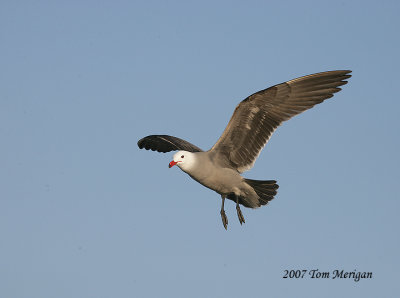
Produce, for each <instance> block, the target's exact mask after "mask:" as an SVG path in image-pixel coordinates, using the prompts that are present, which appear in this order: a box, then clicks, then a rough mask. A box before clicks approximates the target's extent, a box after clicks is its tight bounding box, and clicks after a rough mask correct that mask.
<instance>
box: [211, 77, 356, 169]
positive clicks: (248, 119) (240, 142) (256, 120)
mask: <svg viewBox="0 0 400 298" xmlns="http://www.w3.org/2000/svg"><path fill="white" fill-rule="evenodd" d="M350 72H351V71H350V70H336V71H327V72H321V73H316V74H312V75H308V76H304V77H300V78H297V79H294V80H290V81H287V82H285V83H282V84H278V85H275V86H272V87H270V88H267V89H264V90H261V91H259V92H256V93H254V94H252V95H250V96H249V97H247V98H246V99H244V100H243V101H242V102H241V103H239V105H238V106H237V107H236V109H235V111H234V113H233V115H232V117H231V119H230V121H229V123H228V125H227V127H226V128H225V130H224V132H223V133H222V135H221V137H220V138H219V140H218V141H217V142H216V143H215V145H214V146H213V147H212V148H211V149H210V152H212V153H213V154H214V155H217V156H218V158H217V159H216V160H219V161H221V162H222V163H223V164H225V165H229V166H231V167H233V168H235V169H237V170H238V171H239V172H240V173H241V172H244V171H246V170H248V169H250V168H252V167H253V165H254V162H255V160H256V159H257V157H258V155H259V154H260V152H261V150H262V149H263V148H264V146H265V145H266V143H267V142H268V140H269V138H270V137H271V135H272V134H273V132H274V131H275V129H276V128H277V127H278V126H279V125H280V124H281V123H282V122H283V121H286V120H289V119H290V118H292V117H293V116H295V115H298V114H300V113H302V112H304V111H306V110H308V109H310V108H312V107H313V106H315V105H316V104H319V103H321V102H323V101H324V100H326V99H328V98H331V97H332V96H333V95H334V93H336V92H339V91H340V90H341V88H339V87H340V86H343V85H345V84H347V81H346V79H348V78H350V77H351V75H350V74H349V73H350Z"/></svg>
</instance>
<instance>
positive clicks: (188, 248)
mask: <svg viewBox="0 0 400 298" xmlns="http://www.w3.org/2000/svg"><path fill="white" fill-rule="evenodd" d="M399 3H400V2H399V1H179V2H178V1H140V2H139V1H40V0H39V1H7V0H3V1H1V2H0V82H1V87H0V138H1V145H0V237H1V238H0V239H1V240H0V241H1V242H0V297H5V298H6V297H7V298H54V297H57V298H72V297H73V298H79V297H82V298H91V297H93V298H102V297H104V298H106V297H231V298H234V297H255V298H258V297H340V296H341V297H345V296H347V297H395V296H399V293H400V286H399V282H398V276H399V268H400V258H399V254H398V252H399V251H400V240H399V224H400V220H399V215H398V214H399V211H400V210H399V207H400V202H399V166H400V163H399V161H400V158H399V152H400V140H399V129H400V125H399V124H400V120H399V116H398V115H399V110H400V103H399V102H400V101H399V92H398V84H399V69H400V63H399V62H400V61H399V56H398V55H399V53H400V40H399V39H400V37H399V36H400V35H399V32H398V31H399V28H400V18H399V17H398V12H399V11H400V4H399ZM335 69H351V70H353V73H352V74H353V77H352V78H351V79H350V82H349V84H348V85H346V86H344V88H343V91H341V92H340V93H338V94H336V95H335V97H334V98H332V99H330V100H328V101H326V102H324V103H323V104H321V105H318V106H317V107H315V108H314V109H312V110H310V111H307V112H305V113H304V114H302V115H300V116H298V117H295V118H294V119H292V120H290V121H289V122H286V123H284V124H283V126H282V127H280V128H279V129H278V130H277V131H276V132H275V134H274V135H273V137H272V139H271V141H270V142H269V143H268V145H267V147H266V148H265V149H264V150H263V152H262V153H261V155H260V157H259V159H258V160H257V162H256V164H255V167H254V168H253V169H252V170H251V171H249V172H246V173H245V174H244V176H245V177H247V178H253V179H263V180H265V179H276V180H278V183H279V185H280V189H279V193H278V195H277V196H276V198H275V199H274V200H273V201H272V202H271V204H269V205H268V206H266V207H263V208H260V209H257V210H251V209H247V208H242V211H243V213H244V216H245V218H246V224H244V225H243V226H240V224H239V222H238V220H237V217H236V211H235V208H234V204H233V203H232V202H231V201H229V202H227V203H226V212H227V215H228V218H229V227H228V231H225V230H224V228H223V226H222V223H221V218H220V214H219V211H220V204H221V200H220V197H219V195H218V194H216V193H214V192H212V191H210V190H209V189H206V188H204V187H202V186H201V185H199V184H198V183H196V182H195V181H193V180H191V179H190V177H188V176H187V175H186V174H185V173H183V172H182V171H180V170H179V169H178V168H175V167H174V168H172V169H168V163H169V162H170V161H171V159H172V155H173V153H167V154H160V153H155V152H149V151H144V150H139V149H138V147H137V144H136V143H137V141H138V140H139V139H140V138H141V137H144V136H146V135H149V134H171V135H175V136H178V137H181V138H184V139H187V140H189V141H191V142H192V143H194V144H195V145H197V146H199V147H201V148H203V149H208V148H210V147H211V146H212V145H213V144H214V142H215V141H216V140H217V139H218V137H219V136H220V134H221V132H222V131H223V129H224V128H225V126H226V124H227V122H228V120H229V118H230V116H231V114H232V112H233V110H234V108H235V106H236V104H237V103H239V102H240V101H241V100H242V99H244V98H245V97H246V96H248V95H250V94H251V93H253V92H256V91H258V90H260V89H264V88H266V87H269V86H271V85H274V84H277V83H281V82H284V81H287V80H290V79H293V78H296V77H298V76H302V75H307V74H311V73H315V72H320V71H327V70H335ZM292 269H293V270H297V269H299V270H313V269H319V270H320V271H321V272H331V274H332V272H333V271H334V270H344V271H348V272H354V270H356V271H357V272H364V271H366V272H372V273H373V278H372V279H364V280H360V281H359V282H355V281H354V280H353V279H332V278H329V279H312V278H311V277H310V276H309V275H306V276H305V277H304V278H303V279H301V278H299V279H289V278H288V279H284V278H283V276H284V273H285V271H284V270H292Z"/></svg>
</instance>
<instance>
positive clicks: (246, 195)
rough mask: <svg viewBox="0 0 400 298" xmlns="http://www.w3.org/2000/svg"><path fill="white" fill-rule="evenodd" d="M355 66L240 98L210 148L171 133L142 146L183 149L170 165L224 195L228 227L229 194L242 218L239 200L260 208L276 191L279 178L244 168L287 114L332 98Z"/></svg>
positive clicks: (151, 138) (145, 140) (143, 141)
mask: <svg viewBox="0 0 400 298" xmlns="http://www.w3.org/2000/svg"><path fill="white" fill-rule="evenodd" d="M349 73H351V71H350V70H335V71H327V72H321V73H316V74H312V75H308V76H303V77H300V78H297V79H294V80H291V81H287V82H284V83H281V84H278V85H275V86H272V87H269V88H267V89H264V90H261V91H258V92H256V93H254V94H252V95H250V96H249V97H247V98H246V99H244V100H243V101H242V102H240V103H239V104H238V105H237V107H236V109H235V111H234V113H233V115H232V117H231V119H230V121H229V123H228V125H227V127H226V128H225V130H224V132H223V133H222V135H221V137H220V138H219V139H218V141H217V142H216V143H215V145H214V146H213V147H212V148H211V149H209V150H208V151H203V150H202V149H200V148H199V147H197V146H195V145H193V144H191V143H189V142H187V141H185V140H182V139H180V138H177V137H173V136H169V135H150V136H147V137H144V138H142V139H140V140H139V141H138V146H139V148H140V149H143V148H144V149H146V150H153V151H158V152H163V153H165V152H170V151H178V152H177V153H175V155H174V157H173V160H172V161H171V162H170V163H169V167H170V168H171V167H173V166H175V165H177V166H178V167H179V168H180V169H181V170H182V171H184V172H185V173H187V174H188V175H189V176H190V177H192V178H193V179H194V180H196V181H197V182H199V183H200V184H202V185H204V186H205V187H208V188H210V189H212V190H214V191H216V192H217V193H218V194H220V195H221V198H222V205H221V212H220V213H221V218H222V224H223V225H224V228H225V229H227V226H228V218H227V216H226V214H225V210H224V203H225V199H226V198H227V199H229V200H232V201H234V202H235V203H236V211H237V215H238V218H239V222H240V224H243V223H244V222H245V219H244V217H243V214H242V211H241V210H240V206H239V205H243V206H245V207H248V208H258V207H261V206H263V205H266V204H268V202H269V201H271V200H272V199H273V198H274V196H275V195H276V194H277V189H278V187H279V186H278V184H277V183H276V181H275V180H252V179H246V178H243V177H242V176H241V175H240V174H241V173H243V172H245V171H247V170H249V169H251V168H252V167H253V165H254V163H255V161H256V159H257V157H258V155H259V154H260V152H261V150H262V149H263V148H264V146H265V145H266V144H267V142H268V140H269V139H270V137H271V135H272V133H273V132H274V131H275V129H276V128H277V127H278V126H279V125H280V124H281V123H282V122H283V121H286V120H289V119H290V118H292V117H293V116H296V115H298V114H300V113H302V112H304V111H305V110H308V109H310V108H312V107H313V106H315V105H316V104H319V103H321V102H323V101H324V100H326V99H328V98H331V97H332V96H333V94H334V93H336V92H339V91H340V90H341V88H339V87H340V86H342V85H345V84H347V81H346V80H347V79H348V78H350V77H351V75H350V74H349Z"/></svg>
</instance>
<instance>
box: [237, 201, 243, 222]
mask: <svg viewBox="0 0 400 298" xmlns="http://www.w3.org/2000/svg"><path fill="white" fill-rule="evenodd" d="M236 211H237V215H238V218H239V222H240V224H243V223H245V220H244V217H243V214H242V211H241V210H240V207H239V197H238V196H236Z"/></svg>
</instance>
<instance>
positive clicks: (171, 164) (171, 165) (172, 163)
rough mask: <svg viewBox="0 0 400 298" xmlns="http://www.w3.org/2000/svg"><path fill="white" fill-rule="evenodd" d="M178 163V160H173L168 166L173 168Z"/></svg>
mask: <svg viewBox="0 0 400 298" xmlns="http://www.w3.org/2000/svg"><path fill="white" fill-rule="evenodd" d="M176 164H177V162H176V161H171V162H170V163H169V166H168V168H172V167H173V166H174V165H176Z"/></svg>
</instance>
